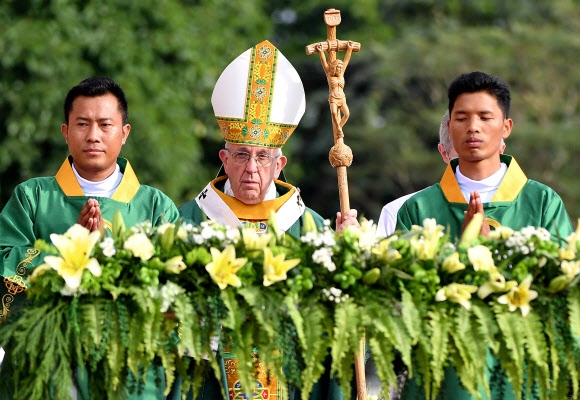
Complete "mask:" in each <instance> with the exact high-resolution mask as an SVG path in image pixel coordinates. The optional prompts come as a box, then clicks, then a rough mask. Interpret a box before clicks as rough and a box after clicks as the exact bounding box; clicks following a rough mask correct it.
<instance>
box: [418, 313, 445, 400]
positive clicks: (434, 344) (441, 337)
mask: <svg viewBox="0 0 580 400" xmlns="http://www.w3.org/2000/svg"><path fill="white" fill-rule="evenodd" d="M445 311H446V309H445V308H443V307H435V308H433V309H432V310H431V311H430V312H429V313H428V315H429V322H428V323H429V327H430V330H431V337H430V346H431V349H432V351H431V354H430V355H431V357H430V358H431V361H430V365H431V382H430V383H431V393H432V394H433V395H432V396H431V397H433V396H434V395H435V394H436V393H437V392H438V391H439V388H440V387H441V382H442V381H443V376H444V368H445V361H446V360H447V355H448V354H449V353H448V351H449V349H448V343H449V327H450V322H449V317H448V316H447V314H446V313H445ZM427 385H428V382H424V383H423V386H424V387H425V391H426V392H427Z"/></svg>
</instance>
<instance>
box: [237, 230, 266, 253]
mask: <svg viewBox="0 0 580 400" xmlns="http://www.w3.org/2000/svg"><path fill="white" fill-rule="evenodd" d="M242 237H243V238H244V246H245V247H246V250H262V249H263V248H264V247H266V246H267V245H268V243H269V242H270V239H271V238H272V235H271V234H269V233H264V234H262V235H258V232H256V230H255V229H251V228H244V229H242Z"/></svg>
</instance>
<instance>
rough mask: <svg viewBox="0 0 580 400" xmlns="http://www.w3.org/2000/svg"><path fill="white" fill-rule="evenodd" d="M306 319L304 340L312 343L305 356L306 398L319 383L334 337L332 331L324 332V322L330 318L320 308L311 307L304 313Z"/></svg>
mask: <svg viewBox="0 0 580 400" xmlns="http://www.w3.org/2000/svg"><path fill="white" fill-rule="evenodd" d="M302 318H303V319H304V340H305V342H307V343H310V345H309V347H308V349H307V351H306V352H305V354H304V356H305V357H304V362H305V364H306V365H305V368H304V371H303V372H302V384H303V386H302V395H303V396H305V397H306V398H307V397H308V395H309V394H310V392H311V391H312V386H313V385H314V383H316V382H317V381H318V379H319V378H320V376H321V375H322V373H323V372H324V365H323V364H322V362H323V361H324V358H325V357H326V354H327V349H328V346H329V343H330V341H331V340H332V337H331V335H330V331H326V332H325V330H324V324H323V320H324V319H325V318H327V320H329V319H330V318H328V316H326V315H324V313H323V312H322V310H321V309H320V308H318V307H310V308H309V309H307V310H303V311H302Z"/></svg>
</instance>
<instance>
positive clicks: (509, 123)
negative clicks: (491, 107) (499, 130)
mask: <svg viewBox="0 0 580 400" xmlns="http://www.w3.org/2000/svg"><path fill="white" fill-rule="evenodd" d="M513 126H514V121H513V120H512V119H511V118H506V119H504V121H503V134H502V136H501V137H502V138H504V139H507V138H508V137H509V135H510V134H511V133H512V128H513Z"/></svg>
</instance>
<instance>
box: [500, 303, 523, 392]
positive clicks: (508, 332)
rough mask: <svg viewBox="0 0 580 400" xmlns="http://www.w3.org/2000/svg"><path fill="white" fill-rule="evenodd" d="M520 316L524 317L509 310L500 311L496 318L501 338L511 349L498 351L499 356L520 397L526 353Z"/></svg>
mask: <svg viewBox="0 0 580 400" xmlns="http://www.w3.org/2000/svg"><path fill="white" fill-rule="evenodd" d="M498 309H499V308H498ZM520 318H522V317H521V315H520V314H516V313H513V312H509V311H499V312H498V313H497V314H496V320H497V323H498V326H499V328H500V331H501V333H502V336H501V340H502V341H503V343H504V344H505V347H506V348H507V349H508V350H509V351H506V352H503V351H500V352H498V354H497V357H498V358H499V359H500V360H501V363H502V367H503V368H504V370H505V371H506V375H507V377H508V378H509V380H510V381H511V383H512V385H513V387H514V392H515V393H516V396H517V398H518V399H519V398H520V397H521V391H522V386H523V379H524V376H523V375H524V372H523V371H524V354H525V353H524V351H525V350H524V345H525V333H524V332H522V331H521V330H520V323H519V322H520Z"/></svg>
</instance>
